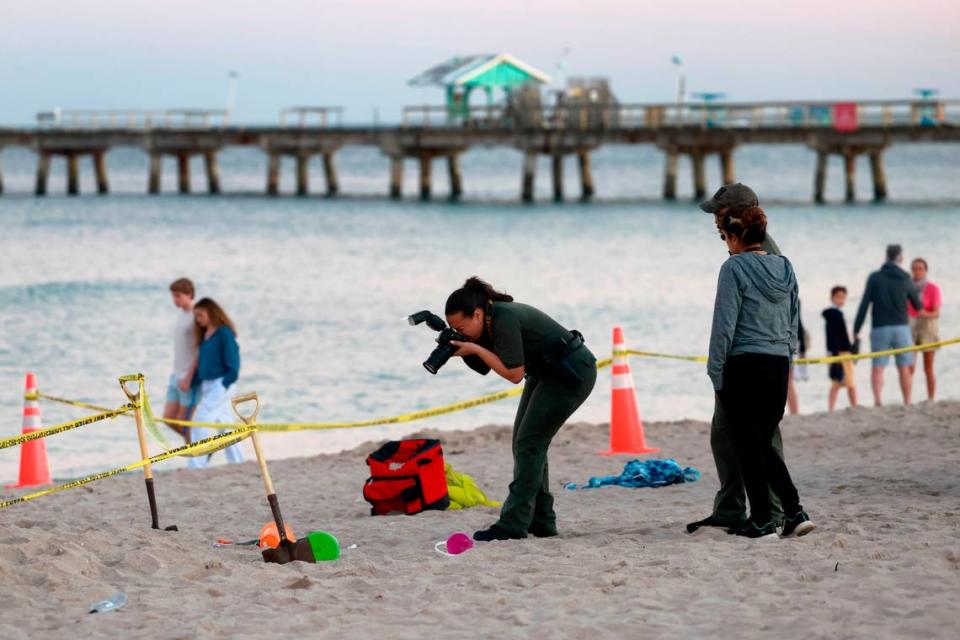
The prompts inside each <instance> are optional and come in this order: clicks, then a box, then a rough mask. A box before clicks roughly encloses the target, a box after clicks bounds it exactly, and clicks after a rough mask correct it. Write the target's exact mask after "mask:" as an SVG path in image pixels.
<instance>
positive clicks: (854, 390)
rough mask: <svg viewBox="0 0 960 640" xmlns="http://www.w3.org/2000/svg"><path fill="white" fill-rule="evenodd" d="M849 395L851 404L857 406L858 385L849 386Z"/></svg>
mask: <svg viewBox="0 0 960 640" xmlns="http://www.w3.org/2000/svg"><path fill="white" fill-rule="evenodd" d="M847 397H849V398H850V406H851V407H855V406H857V388H856V387H847Z"/></svg>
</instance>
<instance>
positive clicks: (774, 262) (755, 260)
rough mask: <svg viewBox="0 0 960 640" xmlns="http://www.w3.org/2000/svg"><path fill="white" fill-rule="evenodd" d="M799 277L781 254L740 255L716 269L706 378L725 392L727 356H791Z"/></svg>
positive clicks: (797, 315) (796, 316) (795, 343)
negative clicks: (707, 376)
mask: <svg viewBox="0 0 960 640" xmlns="http://www.w3.org/2000/svg"><path fill="white" fill-rule="evenodd" d="M798 296H799V289H798V286H797V276H796V275H795V274H794V272H793V266H792V265H791V264H790V261H789V260H787V259H786V258H784V257H782V256H774V255H769V254H767V255H760V254H758V253H752V252H751V253H740V254H737V255H735V256H730V257H729V258H728V259H727V261H726V262H724V263H723V267H721V269H720V278H719V280H718V282H717V299H716V302H715V303H714V306H713V330H712V332H711V334H710V358H709V361H708V362H707V375H709V376H710V380H711V381H712V382H713V388H714V389H715V390H717V391H719V390H721V389H723V367H724V365H725V364H726V362H727V358H729V357H730V356H735V355H739V354H741V353H762V354H768V355H774V356H786V357H788V358H789V357H791V356H792V355H793V354H794V353H796V351H797V327H798V322H799V317H800V303H799V298H798Z"/></svg>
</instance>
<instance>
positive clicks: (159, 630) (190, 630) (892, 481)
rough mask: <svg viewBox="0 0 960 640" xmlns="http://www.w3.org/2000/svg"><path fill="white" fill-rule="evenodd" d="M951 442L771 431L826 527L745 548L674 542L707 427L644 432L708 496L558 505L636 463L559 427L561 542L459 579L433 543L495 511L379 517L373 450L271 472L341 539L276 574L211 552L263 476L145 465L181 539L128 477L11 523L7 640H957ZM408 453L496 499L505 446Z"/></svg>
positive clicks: (661, 493) (904, 430) (943, 433)
mask: <svg viewBox="0 0 960 640" xmlns="http://www.w3.org/2000/svg"><path fill="white" fill-rule="evenodd" d="M958 430H960V403H958V402H938V403H921V404H919V405H915V406H913V407H899V406H891V407H884V408H880V409H863V408H861V409H854V410H843V411H839V412H837V413H834V414H824V413H820V414H812V415H803V416H797V417H787V418H785V420H784V422H783V433H784V447H785V451H786V456H787V458H788V460H789V463H790V469H791V472H792V473H793V474H794V479H795V482H796V484H797V486H798V489H799V490H800V494H801V498H802V500H803V503H804V506H805V507H806V508H807V509H808V511H809V512H810V515H811V516H812V518H813V519H814V520H815V521H816V522H817V523H818V525H819V528H818V530H817V531H815V532H814V533H812V534H810V535H809V536H806V537H804V538H801V539H783V540H777V541H770V540H760V541H750V540H744V539H742V538H736V537H734V536H728V535H726V534H725V533H724V532H722V531H719V530H706V531H703V532H701V533H698V534H696V535H692V536H691V535H687V534H686V533H685V532H684V525H685V524H686V523H687V522H689V521H693V520H697V519H700V518H702V517H704V516H706V515H707V514H708V513H709V510H710V508H711V504H712V499H713V494H714V492H715V491H716V488H717V482H716V474H715V470H714V468H713V461H712V457H711V454H710V446H709V435H708V434H709V425H708V424H707V423H705V422H700V421H692V420H681V421H675V422H654V423H648V424H647V425H646V433H647V438H648V440H649V442H650V444H651V445H652V446H656V447H659V448H660V449H661V453H660V454H656V455H654V456H646V458H650V457H658V458H674V459H676V460H677V462H678V463H680V465H681V466H693V467H696V468H697V469H699V470H700V471H701V472H702V473H703V477H702V478H701V480H699V481H698V482H694V483H688V484H682V485H674V486H670V487H665V488H660V489H625V488H621V487H606V488H602V489H595V490H578V491H570V490H565V489H563V488H562V485H563V484H564V483H566V482H576V483H578V484H580V483H583V482H585V481H586V480H587V479H588V478H589V477H590V476H596V475H611V474H618V473H619V472H620V470H621V469H622V467H623V464H624V463H625V462H626V461H628V460H630V459H631V457H630V456H615V457H603V456H599V455H597V452H598V451H600V450H601V449H604V448H606V444H607V425H603V424H585V423H575V424H570V425H567V426H566V427H565V428H564V429H562V430H561V432H560V433H559V434H558V436H557V438H556V440H555V441H554V444H553V446H552V448H551V457H550V463H551V484H552V490H553V492H554V495H555V496H556V498H557V512H558V516H559V521H558V524H559V527H560V531H561V536H560V537H559V538H556V539H549V540H541V539H535V538H530V539H527V540H523V541H512V542H504V543H488V544H484V545H479V546H478V547H476V548H474V549H472V550H470V551H468V552H467V553H465V554H464V555H462V556H458V557H455V558H451V557H445V556H441V555H439V554H437V553H435V551H434V549H433V546H434V543H435V542H436V541H438V540H442V539H445V538H446V537H447V536H448V535H449V534H450V533H453V532H454V531H466V532H472V531H474V530H475V529H478V528H482V527H485V526H487V525H489V524H490V523H492V522H493V521H494V520H495V519H496V515H497V509H491V508H474V509H468V510H463V511H448V512H426V513H422V514H419V515H416V516H399V515H398V516H386V517H371V516H370V515H369V505H368V504H367V503H366V502H364V501H363V499H362V497H361V490H362V486H363V482H364V481H365V479H366V477H367V473H368V471H367V467H366V465H365V464H364V458H365V457H366V455H367V454H368V453H370V452H372V451H373V450H374V449H375V448H376V446H377V443H373V442H371V443H368V444H365V445H363V446H361V447H358V448H355V449H352V450H350V451H346V452H343V453H339V454H323V455H316V456H310V457H303V458H289V459H284V460H276V461H273V462H272V463H271V467H270V470H271V475H272V476H273V479H274V483H275V485H276V489H277V493H278V496H279V498H280V503H281V505H282V507H283V512H284V516H285V517H286V520H287V521H288V522H289V523H290V524H291V525H292V526H293V528H294V530H295V531H296V532H297V533H298V534H299V533H305V532H306V531H308V530H311V529H322V530H326V531H329V532H331V533H333V534H334V535H336V536H337V537H338V538H339V540H340V543H341V546H342V548H343V550H344V551H343V556H342V558H341V559H340V560H338V561H336V562H332V563H321V564H316V565H309V564H303V563H293V564H290V565H284V566H279V565H267V564H264V563H263V562H262V560H261V559H260V556H259V554H258V553H257V552H256V551H255V550H254V549H251V548H249V547H246V548H245V547H233V548H231V547H223V548H215V547H214V546H213V543H214V542H215V541H216V540H217V539H218V538H229V539H233V540H243V539H249V538H252V537H256V534H257V532H258V531H259V528H260V526H261V525H262V524H263V523H265V522H267V521H268V520H269V517H270V516H269V509H268V507H267V505H266V501H265V499H264V497H263V493H262V485H261V482H260V478H259V475H258V472H257V469H256V464H255V463H254V462H247V463H245V464H242V465H231V466H228V467H214V468H210V469H207V470H202V471H188V470H185V469H178V470H173V471H164V470H163V467H162V466H158V468H157V470H156V489H157V498H158V502H159V507H160V525H161V527H163V526H167V525H170V524H177V525H178V526H179V528H180V531H179V532H175V533H174V532H163V531H153V530H151V529H150V528H149V526H150V518H149V512H148V509H147V502H146V496H145V492H144V487H143V480H142V476H140V475H137V474H128V475H124V476H121V477H117V478H110V479H106V480H103V481H100V482H96V483H93V484H91V485H88V486H86V487H82V488H79V489H75V490H71V491H67V492H63V493H61V494H56V495H52V496H47V497H44V498H41V499H38V500H36V501H33V502H30V503H27V504H21V505H15V506H13V507H10V508H8V509H5V510H4V511H3V513H2V516H0V539H3V540H4V542H5V544H4V545H3V546H2V547H0V576H2V584H3V585H4V588H3V591H4V593H3V600H4V602H5V606H6V611H7V613H6V614H5V615H4V616H2V618H0V635H2V636H4V637H14V636H17V635H29V636H30V637H38V638H48V637H49V638H57V637H65V636H67V635H71V636H73V635H77V634H78V633H79V634H81V635H83V636H84V637H92V638H100V637H104V638H106V637H146V636H150V637H151V638H184V637H210V638H221V637H222V638H253V637H257V638H260V637H263V634H264V633H267V632H270V633H277V632H279V633H280V635H281V636H294V635H297V636H306V637H331V638H334V637H338V638H339V637H349V638H374V637H379V638H383V637H388V638H406V637H411V638H412V637H422V634H423V633H424V632H427V631H428V632H429V633H430V635H431V636H433V637H438V638H446V637H450V638H453V637H461V638H462V637H517V638H520V637H523V638H540V637H551V638H560V637H564V638H565V637H571V638H575V637H584V636H585V635H587V634H589V635H590V636H591V637H595V638H623V637H638V636H641V635H645V634H652V633H663V632H672V633H677V634H680V636H681V637H706V636H707V635H708V634H709V635H711V636H716V637H732V636H737V635H739V636H742V637H751V636H759V635H765V634H768V633H778V634H780V635H785V636H787V637H792V636H796V635H801V634H802V635H804V636H805V637H810V638H821V637H822V638H827V637H830V638H847V637H849V638H859V637H872V638H902V637H920V636H923V637H927V638H941V637H942V638H952V637H956V635H957V634H958V633H960V614H957V613H956V610H955V606H954V605H955V601H956V599H957V596H958V595H960V586H958V585H960V582H958V580H957V578H958V576H960V573H958V571H960V545H958V544H957V540H958V536H957V534H958V532H960V507H958V505H960V502H958V500H957V499H958V497H960V474H958V473H957V471H956V466H955V463H956V460H957V459H958V456H957V454H958V453H960V439H958V438H957V434H958ZM420 433H421V434H424V435H428V436H430V437H438V438H440V439H441V441H442V442H443V445H444V451H445V457H446V461H447V462H448V463H450V464H452V465H453V466H454V468H455V469H457V470H458V471H462V472H465V473H468V474H470V475H471V476H473V477H474V479H475V480H476V481H477V483H478V484H479V486H480V487H481V488H482V489H484V490H485V491H486V492H487V494H488V495H489V497H491V498H493V499H503V497H504V496H505V494H506V487H507V484H508V482H509V477H510V471H511V461H510V428H509V427H506V426H484V427H479V428H477V429H474V430H470V431H439V430H436V429H426V430H423V431H421V432H420ZM276 437H282V436H276ZM20 493H23V492H20ZM4 494H5V495H7V496H9V495H11V492H10V491H9V490H4ZM352 545H357V546H356V547H353V548H351V547H352ZM118 590H119V591H123V592H124V593H126V595H127V596H128V598H129V602H128V604H127V605H126V606H125V607H124V608H122V609H121V610H119V611H117V612H111V613H104V614H97V615H93V616H91V615H88V614H87V610H88V607H89V605H90V604H91V603H93V602H96V601H99V600H103V599H105V598H107V597H109V596H110V595H111V594H112V593H114V592H115V591H118Z"/></svg>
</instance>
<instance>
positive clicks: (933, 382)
mask: <svg viewBox="0 0 960 640" xmlns="http://www.w3.org/2000/svg"><path fill="white" fill-rule="evenodd" d="M936 355H937V352H936V351H924V352H923V372H924V374H925V375H926V378H927V399H928V400H935V399H936V397H937V373H936V372H935V371H934V370H933V358H934V356H936Z"/></svg>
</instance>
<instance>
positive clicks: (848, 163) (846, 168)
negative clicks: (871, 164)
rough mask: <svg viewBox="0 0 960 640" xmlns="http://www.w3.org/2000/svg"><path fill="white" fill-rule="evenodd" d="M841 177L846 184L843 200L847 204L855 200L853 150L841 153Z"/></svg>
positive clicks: (855, 185)
mask: <svg viewBox="0 0 960 640" xmlns="http://www.w3.org/2000/svg"><path fill="white" fill-rule="evenodd" d="M843 175H844V181H845V183H846V189H845V195H844V200H845V201H846V202H848V203H850V202H855V201H856V200H857V182H856V178H857V154H856V153H855V152H854V151H853V149H845V150H844V152H843Z"/></svg>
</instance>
